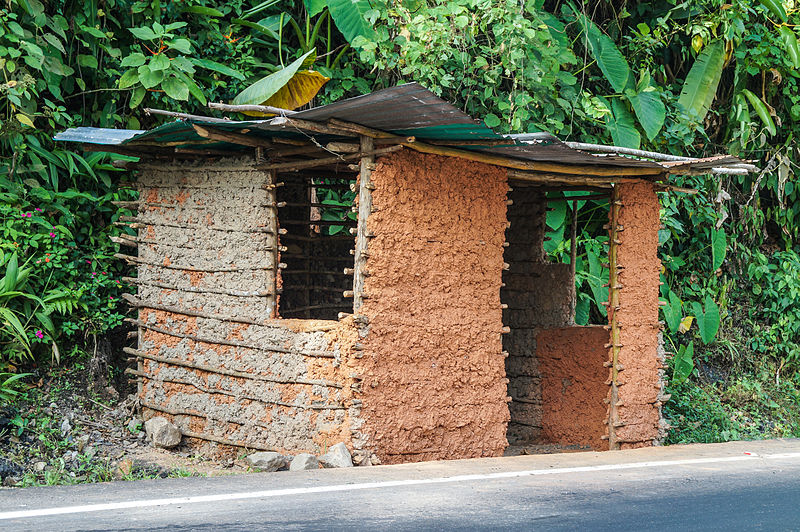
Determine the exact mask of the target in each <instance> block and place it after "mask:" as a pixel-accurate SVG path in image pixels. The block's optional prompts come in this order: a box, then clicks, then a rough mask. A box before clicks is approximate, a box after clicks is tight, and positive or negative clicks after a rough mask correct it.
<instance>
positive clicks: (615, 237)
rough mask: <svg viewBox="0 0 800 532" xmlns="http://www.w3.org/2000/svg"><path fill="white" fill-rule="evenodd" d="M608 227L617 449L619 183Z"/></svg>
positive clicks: (611, 433)
mask: <svg viewBox="0 0 800 532" xmlns="http://www.w3.org/2000/svg"><path fill="white" fill-rule="evenodd" d="M609 210H610V215H609V229H608V236H609V239H608V307H607V310H608V324H609V330H610V333H611V334H610V336H611V341H610V344H611V360H610V366H611V393H610V398H609V405H608V406H609V408H608V448H609V449H610V450H616V449H619V441H618V439H617V434H616V427H617V424H618V423H619V411H618V408H617V407H618V403H619V385H618V380H617V379H618V377H619V349H620V347H621V346H620V324H619V320H618V317H617V310H619V291H620V288H621V287H620V284H619V264H618V261H617V251H618V246H619V244H618V243H619V234H618V233H619V214H620V211H621V210H622V202H621V201H620V193H619V187H617V186H614V188H613V190H612V193H611V206H610V209H609Z"/></svg>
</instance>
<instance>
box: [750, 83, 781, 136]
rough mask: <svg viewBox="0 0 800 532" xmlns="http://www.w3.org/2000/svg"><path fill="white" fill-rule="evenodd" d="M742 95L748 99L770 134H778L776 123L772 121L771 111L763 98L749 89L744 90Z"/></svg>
mask: <svg viewBox="0 0 800 532" xmlns="http://www.w3.org/2000/svg"><path fill="white" fill-rule="evenodd" d="M742 94H744V95H745V96H746V97H747V101H748V102H750V105H751V106H752V107H753V109H755V111H756V114H757V115H758V117H759V118H760V119H761V121H762V122H763V123H764V126H766V128H767V131H768V132H769V134H770V135H774V134H775V133H776V132H777V129H776V128H775V121H774V120H772V115H771V114H770V112H769V109H767V106H766V104H764V102H763V101H761V98H759V97H758V96H756V95H755V94H753V93H752V92H750V91H749V90H747V89H742Z"/></svg>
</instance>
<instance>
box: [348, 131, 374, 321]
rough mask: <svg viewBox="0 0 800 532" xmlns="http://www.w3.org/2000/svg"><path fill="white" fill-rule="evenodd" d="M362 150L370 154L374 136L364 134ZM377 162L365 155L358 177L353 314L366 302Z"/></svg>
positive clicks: (372, 157)
mask: <svg viewBox="0 0 800 532" xmlns="http://www.w3.org/2000/svg"><path fill="white" fill-rule="evenodd" d="M360 139H361V144H360V145H361V152H362V153H364V154H368V153H370V152H372V151H373V147H374V142H373V138H372V137H370V136H367V135H362V136H361V137H360ZM374 162H375V157H374V156H373V155H364V156H363V157H362V158H361V173H360V175H359V179H358V224H357V229H356V245H355V262H354V273H353V314H358V311H359V309H360V308H361V305H363V303H364V297H363V294H364V283H365V280H366V277H365V276H364V274H363V271H364V269H365V268H366V266H367V256H368V255H367V248H368V246H369V238H368V237H367V232H368V230H367V218H368V217H369V215H370V213H371V212H372V190H373V189H374V188H375V186H374V185H373V184H372V167H373V163H374Z"/></svg>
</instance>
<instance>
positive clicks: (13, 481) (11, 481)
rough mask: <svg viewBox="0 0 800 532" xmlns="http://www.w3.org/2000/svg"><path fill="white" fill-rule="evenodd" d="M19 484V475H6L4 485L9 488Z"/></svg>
mask: <svg viewBox="0 0 800 532" xmlns="http://www.w3.org/2000/svg"><path fill="white" fill-rule="evenodd" d="M17 484H19V478H17V477H5V478H4V479H3V486H5V487H7V488H13V487H14V486H16V485H17Z"/></svg>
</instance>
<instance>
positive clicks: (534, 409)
mask: <svg viewBox="0 0 800 532" xmlns="http://www.w3.org/2000/svg"><path fill="white" fill-rule="evenodd" d="M512 188H513V190H512V192H510V193H509V199H511V200H512V204H511V205H509V207H508V221H509V222H511V226H510V227H509V228H508V229H507V231H506V241H507V242H508V247H507V248H506V249H505V253H504V260H505V262H507V263H508V264H509V265H510V267H509V269H508V270H507V271H505V272H503V282H504V283H505V287H504V288H502V289H501V299H502V301H503V303H505V304H507V305H508V308H507V309H506V310H504V311H503V323H504V324H505V325H507V326H509V327H510V329H511V331H510V332H509V334H507V335H505V336H504V338H503V349H504V350H505V351H507V352H508V354H509V356H508V358H507V359H506V374H507V376H508V379H509V385H508V393H509V396H510V397H511V398H512V402H511V403H510V404H509V410H510V413H511V414H510V415H511V421H510V423H509V425H508V442H509V443H510V444H522V443H530V442H534V441H538V440H539V439H540V437H541V435H542V375H541V371H540V362H539V361H538V360H537V341H536V335H537V333H538V332H539V331H540V330H542V329H552V328H556V327H564V326H568V325H571V324H572V323H573V319H574V313H575V288H574V285H573V282H572V270H571V267H570V265H569V264H551V263H548V262H547V261H546V259H545V253H544V249H543V247H542V244H543V242H544V233H545V218H546V211H545V209H546V205H547V204H546V203H545V194H544V193H543V192H541V191H540V190H539V189H538V188H535V187H525V186H515V185H512Z"/></svg>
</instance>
